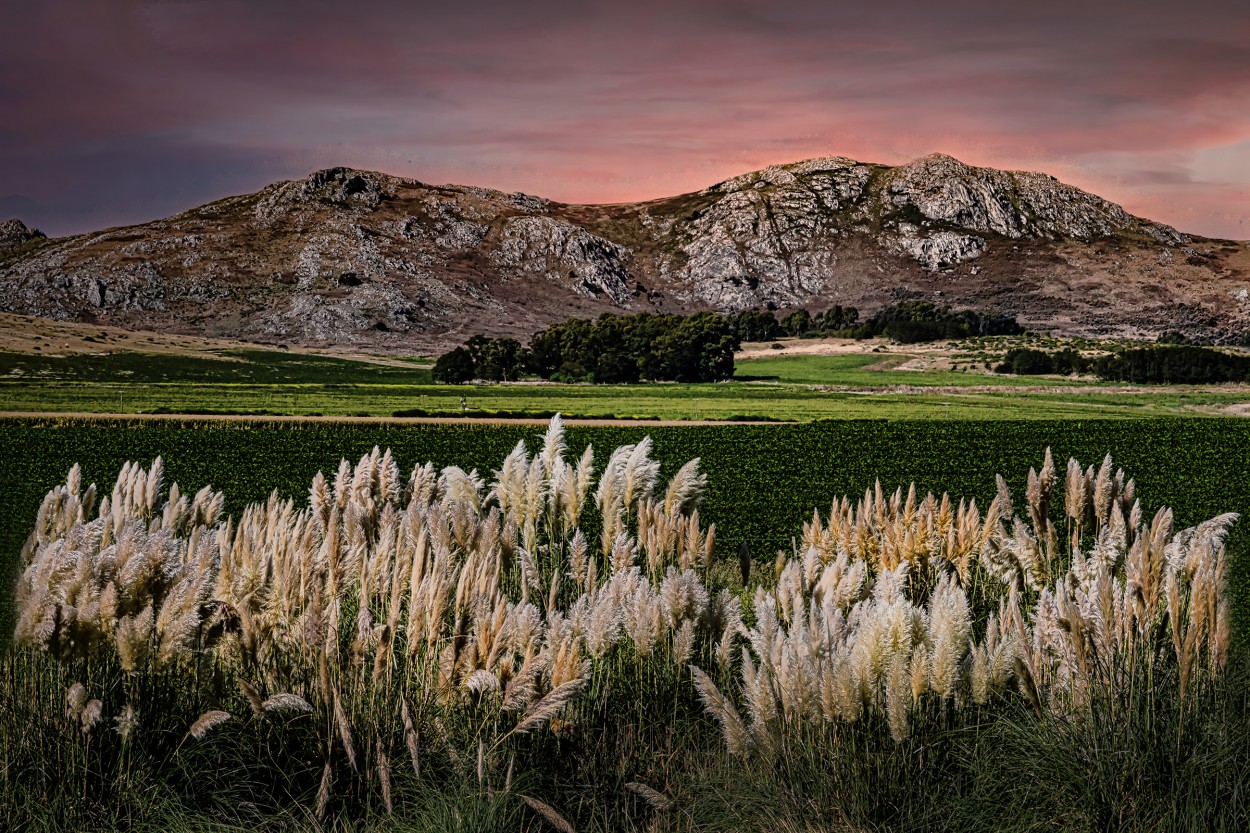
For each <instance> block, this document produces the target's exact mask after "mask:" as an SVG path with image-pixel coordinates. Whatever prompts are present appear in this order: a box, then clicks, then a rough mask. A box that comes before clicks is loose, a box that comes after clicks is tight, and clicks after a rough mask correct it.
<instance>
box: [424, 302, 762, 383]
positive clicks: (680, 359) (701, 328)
mask: <svg viewBox="0 0 1250 833" xmlns="http://www.w3.org/2000/svg"><path fill="white" fill-rule="evenodd" d="M769 317H770V318H771V317H772V316H771V315H770V316H769ZM773 322H774V323H776V319H775V318H774V319H773ZM739 346H740V339H739V337H738V335H737V331H736V328H735V324H734V322H732V321H731V320H730V319H727V318H725V317H723V316H720V315H717V314H715V313H711V312H700V313H695V314H694V315H689V316H681V315H651V314H648V313H642V314H639V315H613V314H611V313H604V314H603V315H601V316H600V317H599V318H597V319H595V320H593V321H592V320H588V319H584V318H571V319H569V320H568V321H564V322H562V323H560V324H553V325H551V326H550V327H548V328H547V329H545V330H543V331H542V332H539V333H536V334H535V335H534V338H533V339H532V340H531V341H530V346H529V347H528V348H525V347H522V346H521V344H520V342H518V341H516V340H515V339H510V338H495V339H492V338H487V337H485V336H474V337H473V338H471V339H469V340H468V341H467V342H465V344H464V346H462V347H457V348H455V349H454V350H452V351H450V352H448V353H445V354H443V355H442V356H440V357H439V359H438V361H437V362H435V364H434V370H433V376H434V381H436V382H442V383H445V384H460V383H462V382H467V381H469V380H470V379H485V380H489V381H511V380H514V379H518V378H520V377H521V376H522V375H523V374H525V373H530V374H533V375H535V376H540V377H542V378H543V379H553V380H556V381H564V382H596V383H618V384H619V383H628V382H638V381H641V380H644V379H646V380H654V381H674V382H716V381H720V380H722V379H729V378H732V377H733V374H734V358H733V355H734V351H735V350H737V349H738V347H739Z"/></svg>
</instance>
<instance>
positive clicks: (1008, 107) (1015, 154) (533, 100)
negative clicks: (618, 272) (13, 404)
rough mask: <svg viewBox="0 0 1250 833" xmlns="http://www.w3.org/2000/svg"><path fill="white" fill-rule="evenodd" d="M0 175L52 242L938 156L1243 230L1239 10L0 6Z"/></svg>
mask: <svg viewBox="0 0 1250 833" xmlns="http://www.w3.org/2000/svg"><path fill="white" fill-rule="evenodd" d="M7 14H8V17H9V25H8V27H7V29H5V30H4V31H3V33H0V79H2V80H0V112H4V113H5V118H4V122H3V124H2V125H0V177H2V179H0V181H2V182H3V183H4V185H3V189H4V190H6V191H10V192H12V193H13V194H15V195H20V196H22V197H25V198H26V199H28V200H30V201H31V202H33V203H36V204H38V205H41V206H44V208H43V209H42V210H41V211H40V212H39V216H36V217H32V218H29V219H32V220H34V221H36V222H38V223H40V224H41V225H43V226H44V227H46V228H47V229H48V230H49V231H51V232H54V233H67V232H73V231H82V230H86V229H89V228H93V227H96V226H100V225H108V224H115V223H122V222H133V221H137V220H142V219H150V218H153V217H157V216H162V215H164V214H168V213H171V212H172V211H176V210H180V209H183V208H187V207H189V206H190V205H191V204H194V203H198V202H203V201H205V200H208V199H211V198H214V197H219V196H223V195H225V194H227V193H232V192H238V191H246V190H252V189H254V188H257V187H260V186H262V185H264V184H266V183H267V182H269V181H271V180H273V179H277V178H283V177H291V176H299V175H303V174H304V173H306V172H307V171H308V170H311V169H314V168H317V167H324V166H329V165H337V164H347V165H355V166H360V167H373V168H378V169H381V170H385V171H388V172H392V173H397V174H402V175H407V176H414V177H417V178H419V179H423V180H426V181H436V182H442V181H453V182H470V183H473V184H480V185H488V186H492V187H498V188H503V189H506V190H524V191H529V192H533V193H540V194H543V195H544V196H550V197H553V198H556V199H562V200H567V201H578V202H614V201H624V200H634V199H646V198H651V197H657V196H663V195H668V194H673V193H678V192H681V191H687V190H694V189H697V188H701V187H704V186H705V185H707V184H710V183H711V182H715V181H718V180H720V179H723V178H725V177H727V176H731V175H733V174H736V173H740V172H742V171H745V170H748V169H751V168H754V167H758V166H761V165H765V164H770V163H776V162H786V161H794V160H796V159H799V158H803V157H806V156H814V155H825V154H842V155H848V156H853V157H856V158H861V159H866V160H871V161H882V162H887V163H897V162H902V161H905V160H906V159H909V158H911V157H914V156H917V155H920V154H923V153H927V152H930V151H935V150H940V151H945V152H948V153H952V154H954V155H956V156H959V157H960V158H962V159H965V161H968V162H971V163H974V164H985V165H994V166H999V167H1009V168H1031V169H1041V170H1045V171H1047V172H1048V173H1053V174H1055V175H1056V176H1059V177H1060V178H1061V179H1065V180H1067V181H1070V182H1073V183H1075V184H1077V185H1080V186H1082V187H1085V188H1088V189H1090V190H1093V191H1096V192H1098V193H1100V194H1102V195H1104V196H1106V197H1108V198H1110V199H1114V200H1116V201H1119V202H1122V203H1123V204H1124V205H1125V207H1126V208H1128V209H1129V210H1131V211H1134V212H1137V213H1142V214H1145V215H1148V216H1151V217H1154V218H1156V219H1160V220H1163V221H1165V222H1172V223H1174V224H1177V225H1179V226H1180V227H1182V228H1184V229H1185V230H1188V231H1193V232H1197V233H1202V234H1208V235H1214V236H1233V237H1248V236H1250V231H1248V230H1247V227H1246V224H1245V223H1246V217H1245V213H1246V211H1245V208H1244V206H1245V205H1246V204H1247V203H1248V202H1250V200H1247V199H1246V192H1247V184H1246V182H1245V178H1244V177H1243V176H1241V174H1242V172H1244V171H1246V170H1250V108H1247V107H1246V106H1245V103H1246V101H1250V7H1247V6H1246V5H1245V4H1244V3H1243V2H1236V3H1233V2H1213V1H1212V0H1203V2H1195V3H1189V4H1183V5H1182V4H1176V3H1172V2H1162V0H1136V2H1131V3H1130V2H1121V0H1103V2H1090V1H1088V0H1087V2H1081V3H1075V2H1070V1H1069V0H1059V2H1057V3H1051V4H1044V5H1043V4H1034V5H1033V6H1029V7H1028V8H1024V7H1023V6H1022V4H1004V3H1000V2H994V3H991V2H986V1H985V0H976V1H975V2H973V0H951V2H947V3H941V4H935V3H931V2H919V1H918V0H896V1H895V2H878V3H873V4H862V3H830V2H820V1H819V0H778V2H774V3H771V4H768V5H767V6H764V5H763V4H759V3H754V2H746V1H745V0H741V1H740V2H739V1H737V0H735V1H734V2H724V0H722V1H721V2H712V0H695V1H694V2H677V0H670V1H669V2H663V3H661V2H654V0H635V2H632V3H629V4H619V3H606V2H543V1H542V0H539V2H533V3H525V4H518V3H511V2H507V3H505V2H501V1H500V0H491V2H483V0H465V1H464V2H459V3H456V4H433V3H414V2H403V3H401V2H383V1H382V0H372V2H369V1H368V0H365V1H364V2H360V3H355V4H343V3H338V2H336V3H330V2H323V0H311V2H298V3H297V2H294V0H267V2H265V3H254V2H241V1H238V2H236V0H163V1H161V2H121V1H120V0H118V1H117V2H112V1H111V0H13V2H12V8H11V9H10V10H8V12H7Z"/></svg>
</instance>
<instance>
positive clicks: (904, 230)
mask: <svg viewBox="0 0 1250 833" xmlns="http://www.w3.org/2000/svg"><path fill="white" fill-rule="evenodd" d="M898 231H899V233H898V237H896V238H895V239H894V241H893V244H894V247H895V248H896V249H897V250H898V251H901V252H904V253H906V254H908V255H910V256H911V257H913V258H915V259H916V262H917V263H919V264H920V265H921V266H923V267H924V268H925V269H928V270H929V271H930V272H934V271H937V270H939V269H946V268H949V267H951V266H955V265H957V264H960V263H963V262H964V261H965V260H972V259H973V258H975V257H978V256H980V254H981V253H982V252H984V251H985V240H984V239H983V238H980V237H977V236H976V235H972V234H957V233H955V232H953V231H931V232H928V233H927V234H924V235H923V236H922V234H921V230H920V229H919V228H917V227H916V226H913V225H911V224H910V223H900V224H899V228H898Z"/></svg>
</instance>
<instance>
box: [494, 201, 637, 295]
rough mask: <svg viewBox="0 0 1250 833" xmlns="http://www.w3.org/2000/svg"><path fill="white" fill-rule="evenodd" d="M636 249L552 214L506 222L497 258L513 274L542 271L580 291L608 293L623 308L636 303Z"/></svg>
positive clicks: (496, 260)
mask: <svg viewBox="0 0 1250 833" xmlns="http://www.w3.org/2000/svg"><path fill="white" fill-rule="evenodd" d="M629 255H630V252H629V250H628V249H626V248H625V247H624V246H619V245H617V244H616V243H613V242H612V241H610V240H605V239H604V238H602V237H597V236H595V235H593V234H591V233H589V232H588V231H586V230H585V229H582V228H579V227H577V226H575V225H572V224H570V223H567V222H561V221H559V220H555V219H552V218H551V217H532V216H521V217H511V218H509V219H507V220H505V221H504V224H503V230H502V232H501V234H500V237H499V242H498V245H497V247H496V248H495V249H494V251H493V252H492V253H491V255H490V259H491V262H492V263H493V264H495V265H496V266H498V267H499V268H500V269H501V270H502V271H503V272H505V273H508V274H511V275H512V276H513V277H519V276H521V275H527V274H528V275H541V276H543V277H544V278H546V279H547V280H549V281H551V282H552V283H556V284H561V285H563V286H565V287H567V288H568V289H571V290H572V291H573V292H576V293H578V294H579V295H585V296H587V297H590V298H599V297H604V298H607V299H609V300H611V301H612V303H614V304H617V305H618V306H621V307H627V306H628V305H629V301H630V294H631V293H630V284H631V282H632V278H631V275H630V273H629V269H628V268H627V267H626V266H625V261H626V260H627V259H628V257H629Z"/></svg>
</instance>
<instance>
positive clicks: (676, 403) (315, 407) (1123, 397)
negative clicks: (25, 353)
mask: <svg viewBox="0 0 1250 833" xmlns="http://www.w3.org/2000/svg"><path fill="white" fill-rule="evenodd" d="M924 378H925V377H924V374H916V379H915V381H917V382H921V383H923V381H924ZM462 399H463V400H464V404H463V405H462V404H461V400H462ZM1248 399H1250V393H1247V392H1245V391H1238V390H1236V389H1229V390H1206V389H1200V390H1195V391H1182V392H1175V391H1163V392H1157V391H1156V392H1151V391H1142V392H1141V393H1138V392H1131V393H1124V392H1112V391H1108V392H1106V393H1090V392H1089V391H1087V390H1081V391H1075V392H1072V393H1058V392H1046V393H1035V392H1027V393H1026V392H1017V391H1014V390H1012V389H1010V388H1003V389H998V390H975V389H969V390H967V391H951V390H939V391H933V390H930V389H928V388H926V387H923V386H917V387H914V388H905V389H892V388H846V389H824V388H812V387H810V386H806V385H795V384H778V383H743V382H724V383H717V384H698V385H695V384H691V385H685V384H680V385H679V384H648V385H561V384H543V385H530V384H521V385H457V386H448V385H407V384H381V385H379V384H365V383H361V384H272V385H271V384H219V383H202V382H185V383H170V384H155V383H154V384H144V385H137V384H131V383H102V382H0V401H3V403H4V406H3V407H4V410H6V411H9V412H19V413H20V412H62V413H102V414H109V413H113V414H126V413H181V414H195V413H204V412H218V413H273V414H285V415H294V416H321V415H337V416H392V415H395V414H397V413H403V412H410V411H421V412H423V413H427V414H431V415H439V416H461V415H462V414H467V415H469V416H474V415H483V414H491V413H505V412H506V413H528V414H542V413H549V412H552V411H559V412H561V413H566V414H581V415H585V416H588V417H604V418H611V417H621V418H627V419H661V420H700V419H719V420H728V419H744V418H746V419H777V420H786V421H799V422H801V421H810V420H818V419H943V420H945V419H956V420H961V419H975V420H997V419H1050V420H1065V419H1078V420H1079V419H1118V418H1125V419H1140V418H1159V417H1166V416H1182V415H1190V416H1194V415H1216V414H1219V413H1220V412H1221V409H1223V408H1226V407H1229V406H1232V405H1236V404H1240V403H1244V402H1246V401H1247V400H1248Z"/></svg>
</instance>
